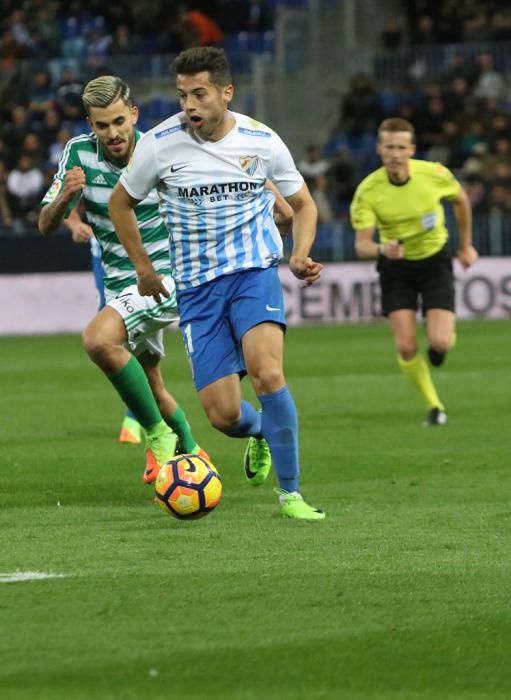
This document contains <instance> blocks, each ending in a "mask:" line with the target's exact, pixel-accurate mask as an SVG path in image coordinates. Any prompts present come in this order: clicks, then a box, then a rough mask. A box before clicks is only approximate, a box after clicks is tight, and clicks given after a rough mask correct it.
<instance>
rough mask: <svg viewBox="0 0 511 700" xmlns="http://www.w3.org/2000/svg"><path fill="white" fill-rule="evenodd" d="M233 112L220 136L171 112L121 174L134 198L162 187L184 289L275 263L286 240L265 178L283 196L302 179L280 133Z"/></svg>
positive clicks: (177, 276)
mask: <svg viewBox="0 0 511 700" xmlns="http://www.w3.org/2000/svg"><path fill="white" fill-rule="evenodd" d="M229 114H230V115H231V116H232V117H233V118H234V119H235V122H236V124H235V127H234V128H233V129H232V130H231V131H230V132H229V133H228V134H227V135H226V136H225V137H224V138H223V139H221V140H220V141H215V142H210V141H203V140H201V139H200V138H198V137H197V136H196V135H195V134H194V133H193V131H191V130H189V129H188V127H187V121H186V117H185V115H184V113H183V112H181V113H179V114H175V115H173V116H172V117H170V118H169V119H167V120H166V121H164V122H162V123H161V124H159V125H158V126H156V127H154V128H153V129H151V130H150V131H148V132H147V133H146V134H145V135H144V136H143V137H142V138H141V139H140V141H139V142H138V143H137V146H136V148H135V152H134V154H133V157H132V160H131V162H130V164H129V165H128V167H127V168H126V170H125V171H124V173H123V174H122V175H121V178H120V182H121V184H122V185H123V187H124V188H125V189H126V191H127V192H128V194H129V195H130V196H131V197H133V198H134V199H136V200H142V199H144V198H145V197H146V196H147V194H148V193H149V192H150V191H151V189H152V188H153V187H156V189H157V191H158V193H159V198H160V213H161V215H162V218H163V219H164V221H165V222H166V225H167V229H168V231H169V235H170V262H171V267H172V275H173V277H174V279H175V281H176V285H177V286H178V288H180V289H184V288H187V287H191V286H192V287H194V286H199V285H201V284H205V283H206V282H209V281H210V280H212V279H215V278H217V277H220V276H222V275H228V274H230V273H233V272H237V271H240V270H247V269H250V268H266V267H271V266H273V265H277V264H278V262H279V260H280V259H281V257H282V239H281V237H280V235H279V232H278V230H277V227H276V226H275V223H274V221H273V205H274V196H273V194H272V193H271V192H270V191H269V190H268V189H267V188H266V187H265V182H266V180H267V179H271V180H272V181H273V182H274V183H275V185H276V186H277V188H278V189H279V190H280V192H281V193H282V195H283V196H284V197H288V196H291V195H293V194H295V193H296V192H298V190H299V189H300V188H301V186H302V184H303V178H302V176H301V175H300V173H299V172H298V170H297V168H296V166H295V164H294V162H293V158H292V156H291V154H290V152H289V150H288V148H287V146H286V145H285V144H284V143H283V141H282V139H281V138H280V137H279V136H278V135H277V134H276V133H275V132H274V131H272V130H271V129H270V128H268V127H267V126H265V125H264V124H261V123H260V122H257V121H255V120H254V119H251V118H250V117H247V116H245V115H243V114H238V113H236V112H229Z"/></svg>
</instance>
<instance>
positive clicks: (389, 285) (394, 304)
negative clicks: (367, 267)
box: [376, 244, 454, 316]
mask: <svg viewBox="0 0 511 700" xmlns="http://www.w3.org/2000/svg"><path fill="white" fill-rule="evenodd" d="M376 269H377V270H378V273H379V275H380V287H381V305H382V313H383V315H384V316H388V315H389V314H390V313H391V312H392V311H397V310H398V309H412V310H413V311H417V310H418V309H419V308H421V310H422V314H423V315H425V314H426V311H428V310H429V309H445V310H446V311H454V276H453V272H452V258H451V254H450V252H449V249H448V244H446V245H445V246H444V247H443V248H442V250H439V251H438V253H435V254H434V255H432V256H431V257H429V258H424V259H423V260H403V259H402V260H389V259H388V258H386V257H385V256H383V255H380V256H379V258H378V262H377V264H376ZM419 305H420V307H419Z"/></svg>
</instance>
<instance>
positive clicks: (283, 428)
mask: <svg viewBox="0 0 511 700" xmlns="http://www.w3.org/2000/svg"><path fill="white" fill-rule="evenodd" d="M257 398H258V399H259V401H260V402H261V406H262V408H263V414H262V427H261V432H262V434H263V437H264V438H265V439H266V442H267V443H268V446H269V448H270V452H271V456H272V460H273V464H274V466H275V471H276V472H277V478H278V480H279V484H280V488H282V489H284V491H299V490H300V489H299V485H298V476H299V473H300V467H299V462H298V415H297V413H296V406H295V402H294V400H293V397H292V396H291V392H290V391H289V389H288V388H287V386H284V387H282V389H279V390H278V391H275V392H274V393H273V394H263V395H261V396H258V397H257Z"/></svg>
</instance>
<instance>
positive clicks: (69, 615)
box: [0, 321, 511, 700]
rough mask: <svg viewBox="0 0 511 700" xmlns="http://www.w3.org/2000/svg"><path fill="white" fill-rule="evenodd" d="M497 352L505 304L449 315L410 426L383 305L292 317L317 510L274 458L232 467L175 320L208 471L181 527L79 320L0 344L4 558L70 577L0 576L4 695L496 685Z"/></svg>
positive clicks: (502, 485)
mask: <svg viewBox="0 0 511 700" xmlns="http://www.w3.org/2000/svg"><path fill="white" fill-rule="evenodd" d="M423 346H424V342H423ZM509 347H510V344H509V323H507V322H499V321H477V322H468V323H464V324H459V327H458V344H457V347H456V349H455V350H454V352H453V353H452V355H451V356H450V357H449V358H448V361H447V363H446V365H445V366H444V367H442V368H440V369H439V370H435V371H434V377H435V381H436V384H437V387H438V389H439V392H440V394H441V396H442V398H443V399H444V401H445V403H446V405H447V408H448V412H449V424H448V426H446V427H442V428H429V429H426V428H424V427H422V421H423V419H424V417H425V410H424V408H423V405H422V401H421V399H420V398H419V396H418V395H416V394H415V391H414V390H413V389H412V387H410V386H409V385H408V384H407V383H406V381H405V379H404V378H403V377H402V376H401V375H400V373H399V371H398V368H397V364H396V359H395V353H394V350H393V343H392V339H391V336H390V331H389V329H388V328H387V327H386V325H385V324H384V323H375V324H370V325H353V326H337V327H333V326H332V327H319V328H318V327H316V328H301V329H291V330H289V332H288V338H287V344H286V353H287V354H286V372H287V377H288V382H289V384H290V386H291V388H292V391H293V393H294V396H295V399H296V403H297V405H298V408H299V412H300V419H301V448H302V486H303V493H304V495H305V497H306V499H307V500H308V501H309V502H310V503H312V504H314V505H318V506H321V507H323V508H325V510H326V511H327V514H328V517H327V519H326V520H325V521H324V522H323V523H314V524H306V523H303V522H291V521H285V520H282V519H281V517H280V513H279V509H278V507H277V502H276V496H275V494H274V493H273V491H272V487H273V486H274V485H275V483H276V482H275V478H274V476H273V475H272V476H271V477H270V480H269V481H270V483H267V484H265V485H264V486H262V487H261V488H259V489H255V488H252V487H250V486H249V485H248V484H246V483H245V481H244V477H243V474H242V466H241V465H242V456H243V450H244V441H242V440H241V441H237V440H230V439H228V438H226V437H224V436H222V435H220V434H218V433H216V432H215V431H213V429H211V428H210V427H209V425H208V424H207V421H206V419H205V417H204V415H203V413H202V409H201V408H200V405H199V401H198V398H197V396H196V395H195V392H194V390H193V387H192V384H191V380H190V378H189V373H188V367H187V364H186V360H185V357H184V351H183V348H182V343H181V339H180V336H179V335H178V334H177V333H169V334H168V336H167V352H168V355H167V358H166V360H165V361H164V375H165V378H166V381H167V384H168V386H169V387H170V388H171V390H172V391H173V392H174V394H175V396H176V397H177V398H178V400H179V401H180V402H181V403H182V405H183V406H184V407H185V409H186V411H187V413H188V415H189V417H190V419H191V422H192V423H193V425H194V427H195V431H196V434H197V435H198V437H199V439H200V441H201V443H202V444H203V445H204V447H205V448H206V449H207V450H208V451H209V452H210V454H211V455H212V457H213V461H214V462H215V463H216V465H217V467H218V469H219V470H220V473H221V475H222V478H223V484H224V495H223V499H222V502H221V503H220V505H219V506H218V508H217V509H216V511H215V512H214V513H212V514H211V515H209V516H208V517H207V518H204V519H202V520H200V521H196V522H179V521H176V520H174V519H172V518H171V517H169V516H167V515H166V514H165V513H164V512H163V511H162V510H161V509H160V508H158V507H157V506H156V505H154V504H153V502H152V488H151V487H148V486H146V485H144V484H143V483H142V481H141V473H142V470H143V448H142V447H141V446H121V445H118V444H117V443H116V437H117V432H118V428H119V424H120V418H121V415H122V408H121V406H120V404H119V402H118V400H117V397H116V395H115V394H114V391H113V390H112V387H111V386H110V384H109V382H108V381H106V380H105V378H104V377H103V376H102V375H101V373H100V372H99V370H97V369H96V368H95V367H94V366H93V365H92V364H91V363H90V362H89V360H88V359H87V357H86V356H85V354H84V353H83V351H82V349H81V345H80V340H79V338H78V337H75V336H64V337H50V338H42V337H36V338H11V339H6V338H3V339H0V359H1V362H0V386H1V387H2V393H1V407H2V408H1V416H0V451H1V464H2V469H1V471H0V486H1V507H0V533H1V540H0V543H1V552H0V571H1V572H13V571H16V570H20V571H44V572H52V573H59V574H66V575H67V577H66V578H60V579H53V580H44V581H32V582H18V583H0V629H1V633H0V659H1V662H0V696H1V697H2V699H3V700H32V699H34V700H35V699H36V698H37V699H38V700H64V699H65V700H75V699H76V700H82V699H83V700H90V699H91V698H97V699H99V700H145V699H146V698H147V699H148V700H149V699H150V700H159V699H160V698H161V699H163V698H180V699H182V700H192V699H193V700H203V699H204V698H206V699H209V698H214V699H218V700H231V699H236V700H260V699H264V700H266V699H273V698H275V699H282V700H299V699H302V698H303V699H305V698H307V699H308V700H313V699H316V698H318V699H319V698H333V699H334V698H335V699H337V698H342V699H346V700H350V699H355V698H368V699H374V700H386V699H399V700H401V699H402V700H415V699H420V700H424V699H430V698H431V699H433V698H435V699H437V698H438V699H439V700H451V699H452V700H453V699H455V698H456V699H457V698H467V699H470V700H476V699H483V698H492V699H494V698H509V697H511V663H510V660H509V652H510V649H511V605H510V600H511V595H510V593H511V583H510V581H511V563H510V562H511V560H510V549H511V547H510V544H511V536H510V528H511V510H510V507H509V493H510V490H511V469H510V453H511V431H510V408H511V399H510V395H511V382H510V367H509ZM245 391H246V396H247V398H253V394H252V393H251V390H250V388H249V387H248V386H247V387H246V389H245ZM58 503H60V505H58Z"/></svg>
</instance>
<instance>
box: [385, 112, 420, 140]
mask: <svg viewBox="0 0 511 700" xmlns="http://www.w3.org/2000/svg"><path fill="white" fill-rule="evenodd" d="M384 131H390V132H391V133H396V132H397V131H407V132H408V133H410V134H411V135H412V141H415V129H414V127H413V124H411V123H410V122H409V121H408V120H407V119H402V118H401V117H389V119H384V120H383V121H382V123H381V124H380V126H379V127H378V138H379V139H381V135H382V134H383V132H384Z"/></svg>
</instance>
